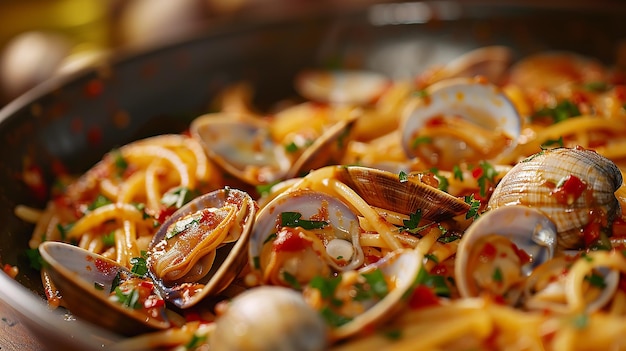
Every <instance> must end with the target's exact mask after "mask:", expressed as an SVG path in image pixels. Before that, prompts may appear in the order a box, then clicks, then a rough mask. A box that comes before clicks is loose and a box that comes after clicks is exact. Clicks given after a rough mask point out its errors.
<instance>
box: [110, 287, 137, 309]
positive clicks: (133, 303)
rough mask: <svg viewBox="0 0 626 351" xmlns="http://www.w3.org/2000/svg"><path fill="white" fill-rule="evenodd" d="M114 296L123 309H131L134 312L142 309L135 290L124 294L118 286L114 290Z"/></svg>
mask: <svg viewBox="0 0 626 351" xmlns="http://www.w3.org/2000/svg"><path fill="white" fill-rule="evenodd" d="M115 296H116V297H117V301H118V302H119V303H121V304H122V306H124V307H128V308H132V309H134V310H137V309H140V308H141V307H142V306H141V304H140V303H139V291H138V290H137V289H132V290H131V291H129V292H127V293H125V292H124V291H122V289H120V287H119V286H118V287H116V288H115Z"/></svg>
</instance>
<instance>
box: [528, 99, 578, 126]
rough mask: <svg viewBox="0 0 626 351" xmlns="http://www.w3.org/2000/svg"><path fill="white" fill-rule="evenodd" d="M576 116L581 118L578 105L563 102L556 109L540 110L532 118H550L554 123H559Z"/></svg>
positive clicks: (545, 108) (567, 101) (546, 108)
mask: <svg viewBox="0 0 626 351" xmlns="http://www.w3.org/2000/svg"><path fill="white" fill-rule="evenodd" d="M575 116H580V110H578V107H577V106H576V104H574V103H573V102H571V101H569V100H563V101H561V102H559V103H558V104H557V105H556V106H554V107H544V108H542V109H540V110H539V111H537V112H535V114H534V115H533V116H532V118H533V119H536V118H540V117H549V118H551V119H552V121H553V123H559V122H563V121H565V120H567V119H568V118H570V117H575Z"/></svg>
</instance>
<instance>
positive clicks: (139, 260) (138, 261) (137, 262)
mask: <svg viewBox="0 0 626 351" xmlns="http://www.w3.org/2000/svg"><path fill="white" fill-rule="evenodd" d="M130 264H132V265H133V266H132V268H131V269H130V271H131V272H133V273H134V274H135V275H138V276H140V277H145V276H146V274H148V265H147V261H146V259H145V258H143V257H133V258H131V259H130Z"/></svg>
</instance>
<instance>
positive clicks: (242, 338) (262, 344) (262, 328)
mask: <svg viewBox="0 0 626 351" xmlns="http://www.w3.org/2000/svg"><path fill="white" fill-rule="evenodd" d="M327 343H328V328H327V327H326V324H325V323H324V320H323V319H322V317H321V315H320V314H318V313H317V311H315V310H314V309H313V308H311V307H310V306H309V305H307V303H306V302H305V301H304V299H303V298H302V294H300V293H299V292H297V291H295V290H293V289H289V288H285V287H279V286H261V287H257V288H252V289H250V290H248V291H246V292H244V293H242V294H240V295H238V296H236V297H235V298H234V299H233V300H232V301H230V302H229V303H228V305H227V308H226V311H225V312H224V313H223V314H222V315H219V316H218V318H217V319H216V321H215V330H214V332H213V333H212V334H211V336H210V339H209V344H210V346H211V350H232V351H238V350H246V351H266V350H267V351H270V350H271V351H290V350H301V351H322V350H326V346H327Z"/></svg>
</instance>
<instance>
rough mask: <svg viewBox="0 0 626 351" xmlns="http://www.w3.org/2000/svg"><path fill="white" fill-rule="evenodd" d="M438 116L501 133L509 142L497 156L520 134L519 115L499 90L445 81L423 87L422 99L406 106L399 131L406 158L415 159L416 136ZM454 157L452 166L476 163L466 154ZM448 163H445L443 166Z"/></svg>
mask: <svg viewBox="0 0 626 351" xmlns="http://www.w3.org/2000/svg"><path fill="white" fill-rule="evenodd" d="M437 116H460V117H462V118H463V119H465V120H467V121H469V122H471V123H473V124H475V125H477V126H480V127H482V128H485V129H487V130H493V131H496V132H502V133H503V134H504V135H506V136H507V137H508V138H510V143H509V144H508V146H507V147H506V148H504V149H503V150H501V151H500V153H499V155H505V154H506V153H507V152H508V151H510V150H512V149H513V148H514V147H515V146H516V145H517V139H518V138H519V136H520V133H521V119H520V116H519V113H518V112H517V109H516V108H515V106H514V105H513V103H512V102H511V101H510V100H509V99H508V98H507V97H506V95H505V94H504V93H502V91H501V90H500V88H498V87H497V86H495V85H493V84H491V83H488V82H485V81H479V80H476V79H470V78H451V79H446V80H442V81H440V82H437V83H435V84H433V85H431V86H430V87H428V88H426V94H425V96H423V97H420V98H416V99H415V100H414V102H413V103H411V104H409V106H408V107H407V109H406V111H405V116H404V119H403V122H402V126H401V129H400V130H401V131H402V147H403V148H404V152H405V153H406V155H407V157H409V158H414V157H417V156H418V153H417V150H416V149H415V147H414V145H413V140H414V138H415V135H417V133H418V131H419V130H420V129H421V128H423V127H424V126H425V125H426V123H427V122H428V121H429V120H430V119H431V118H433V117H437ZM450 157H452V156H450ZM454 157H455V158H457V159H456V160H454V161H455V162H454V163H455V164H458V163H461V162H469V161H475V160H473V159H471V158H470V159H467V158H468V157H469V156H467V155H465V152H457V153H456V155H454ZM451 161H452V160H447V161H446V163H448V162H451ZM444 168H445V167H444Z"/></svg>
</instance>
